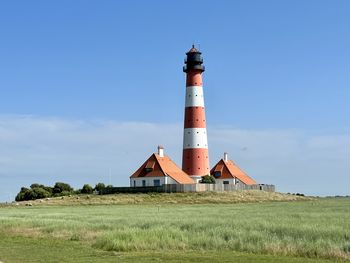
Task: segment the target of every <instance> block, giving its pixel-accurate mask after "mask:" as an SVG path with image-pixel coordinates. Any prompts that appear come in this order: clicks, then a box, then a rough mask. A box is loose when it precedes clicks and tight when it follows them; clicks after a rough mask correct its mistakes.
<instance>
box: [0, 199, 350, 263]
mask: <svg viewBox="0 0 350 263" xmlns="http://www.w3.org/2000/svg"><path fill="white" fill-rule="evenodd" d="M327 259H329V261H328V260H327ZM349 259H350V198H329V199H317V200H312V201H299V202H264V203H238V204H220V203H217V204H161V205H160V204H154V205H152V204H149V203H148V204H147V205H142V204H135V205H75V206H67V205H66V206H37V207H36V206H33V207H4V208H0V260H1V261H4V262H5V263H6V262H100V261H101V262H102V261H103V262H163V261H168V262H233V261H234V262H330V261H348V260H349Z"/></svg>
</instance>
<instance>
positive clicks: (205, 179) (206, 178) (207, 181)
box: [200, 174, 215, 184]
mask: <svg viewBox="0 0 350 263" xmlns="http://www.w3.org/2000/svg"><path fill="white" fill-rule="evenodd" d="M200 183H201V184H215V178H214V177H213V176H211V175H209V174H208V175H204V176H202V180H201V181H200Z"/></svg>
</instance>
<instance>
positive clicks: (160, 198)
mask: <svg viewBox="0 0 350 263" xmlns="http://www.w3.org/2000/svg"><path fill="white" fill-rule="evenodd" d="M313 199H315V198H312V197H304V196H297V195H291V194H282V193H270V192H264V191H257V190H251V191H236V192H202V193H171V194H168V193H149V194H113V195H71V196H64V197H55V198H46V199H40V200H33V201H25V202H18V203H17V205H21V206H23V205H28V204H31V205H35V206H38V205H40V206H43V205H45V206H47V205H109V204H115V205H119V204H123V205H127V204H233V203H251V202H268V201H305V200H313Z"/></svg>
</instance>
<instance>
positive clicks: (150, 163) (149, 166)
mask: <svg viewBox="0 0 350 263" xmlns="http://www.w3.org/2000/svg"><path fill="white" fill-rule="evenodd" d="M155 163H156V162H155V161H148V162H147V164H146V166H145V172H146V173H149V172H152V171H153V169H154V165H155Z"/></svg>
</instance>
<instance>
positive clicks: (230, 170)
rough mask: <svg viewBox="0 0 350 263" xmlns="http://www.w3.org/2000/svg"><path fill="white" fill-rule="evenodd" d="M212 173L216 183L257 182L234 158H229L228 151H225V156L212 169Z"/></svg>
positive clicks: (245, 183)
mask: <svg viewBox="0 0 350 263" xmlns="http://www.w3.org/2000/svg"><path fill="white" fill-rule="evenodd" d="M210 174H211V175H212V176H213V177H214V178H215V183H216V184H233V185H237V184H243V185H256V184H257V182H256V181H255V180H254V179H252V178H251V177H249V176H248V175H247V174H246V173H245V172H244V171H242V170H241V168H239V167H238V166H237V165H236V164H235V163H234V162H233V161H232V160H229V159H228V154H227V153H224V158H223V159H221V160H220V161H219V162H218V163H217V164H216V165H215V166H214V167H213V168H212V169H211V171H210Z"/></svg>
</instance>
